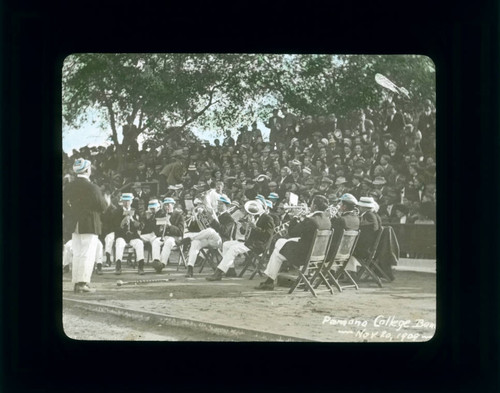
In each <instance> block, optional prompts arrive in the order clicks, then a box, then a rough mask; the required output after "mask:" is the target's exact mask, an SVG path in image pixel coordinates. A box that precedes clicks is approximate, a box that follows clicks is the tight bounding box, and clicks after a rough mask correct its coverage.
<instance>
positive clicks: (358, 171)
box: [352, 168, 363, 179]
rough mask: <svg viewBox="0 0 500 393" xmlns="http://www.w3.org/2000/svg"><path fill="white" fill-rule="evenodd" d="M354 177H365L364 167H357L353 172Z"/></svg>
mask: <svg viewBox="0 0 500 393" xmlns="http://www.w3.org/2000/svg"><path fill="white" fill-rule="evenodd" d="M352 176H353V177H356V178H358V179H361V178H363V170H362V169H359V168H358V169H355V170H354V172H353V174H352Z"/></svg>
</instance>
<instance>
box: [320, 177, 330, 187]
mask: <svg viewBox="0 0 500 393" xmlns="http://www.w3.org/2000/svg"><path fill="white" fill-rule="evenodd" d="M321 183H324V184H330V185H332V184H333V180H332V179H330V178H329V177H326V176H323V177H322V178H321Z"/></svg>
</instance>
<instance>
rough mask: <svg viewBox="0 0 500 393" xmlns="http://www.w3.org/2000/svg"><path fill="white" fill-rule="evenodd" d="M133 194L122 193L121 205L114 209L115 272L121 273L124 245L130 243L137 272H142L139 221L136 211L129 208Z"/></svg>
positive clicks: (142, 244)
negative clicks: (133, 251)
mask: <svg viewBox="0 0 500 393" xmlns="http://www.w3.org/2000/svg"><path fill="white" fill-rule="evenodd" d="M133 199H134V195H133V194H132V193H123V194H122V196H121V198H120V200H121V203H122V206H121V207H119V208H118V209H116V213H115V219H114V222H115V230H114V232H115V237H116V240H115V258H116V266H115V274H121V273H122V262H121V261H122V258H123V250H124V249H125V245H126V244H127V243H128V244H130V245H131V246H132V247H133V248H134V250H135V253H136V257H137V260H138V261H139V262H138V267H139V270H138V273H139V274H140V275H143V274H144V243H143V242H142V240H141V237H140V235H139V232H138V231H139V230H140V229H141V222H140V220H139V215H138V213H137V212H136V211H135V210H133V209H132V208H131V206H132V200H133Z"/></svg>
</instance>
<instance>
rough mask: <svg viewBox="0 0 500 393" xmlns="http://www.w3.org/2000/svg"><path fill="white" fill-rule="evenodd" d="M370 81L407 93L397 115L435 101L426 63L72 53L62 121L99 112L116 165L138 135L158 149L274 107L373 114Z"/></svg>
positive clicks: (375, 99) (374, 92)
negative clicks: (381, 79)
mask: <svg viewBox="0 0 500 393" xmlns="http://www.w3.org/2000/svg"><path fill="white" fill-rule="evenodd" d="M376 73H382V74H384V75H386V76H387V77H389V78H390V79H392V80H393V82H395V83H396V84H398V85H400V86H404V87H405V88H406V89H408V90H409V91H410V93H411V94H412V99H411V100H410V101H402V103H401V104H402V105H403V106H406V107H411V106H415V104H416V103H420V102H422V101H423V100H424V99H425V98H430V99H431V100H434V94H435V80H434V76H435V72H434V67H433V64H432V61H431V60H430V59H429V58H427V57H425V56H403V55H396V56H377V55H338V56H332V55H276V54H274V55H260V54H76V55H71V56H69V57H68V58H67V59H66V60H65V62H64V67H63V116H64V121H65V122H66V124H68V125H71V126H75V127H78V125H79V124H80V122H81V121H82V120H83V119H84V118H85V114H86V112H87V110H88V109H89V108H95V109H96V110H98V111H100V113H102V114H103V115H105V119H106V120H107V123H108V124H109V126H110V128H111V135H110V138H111V139H112V141H113V142H114V144H115V146H116V150H117V153H118V159H119V162H121V158H122V156H123V153H124V151H126V150H127V149H129V148H130V147H131V146H133V144H134V142H135V141H136V140H137V137H138V136H139V135H141V134H143V135H144V136H145V137H146V139H150V138H155V139H158V140H160V141H161V140H164V139H166V138H168V137H169V136H170V135H171V134H172V133H180V134H182V133H184V132H186V131H187V130H189V128H190V127H191V126H196V127H197V128H201V129H211V130H214V129H215V130H217V131H218V132H220V131H222V130H224V129H227V128H232V127H235V126H238V125H240V124H241V123H247V124H249V123H250V122H253V121H255V120H257V119H258V118H260V119H262V120H266V118H267V117H268V116H269V114H270V112H271V111H272V109H273V108H274V107H276V106H278V107H279V106H282V105H286V106H287V107H289V109H291V110H292V112H295V113H296V114H297V115H305V114H313V115H315V114H328V113H336V114H337V115H339V114H347V113H349V112H351V111H353V110H356V109H360V108H365V107H367V106H372V107H373V106H377V105H379V104H380V102H381V101H383V100H384V99H386V98H388V94H387V91H384V89H383V88H382V87H380V86H379V85H377V84H376V83H375V81H374V76H375V74H376ZM120 126H123V127H124V134H125V135H126V138H124V140H123V142H122V144H120V143H119V141H118V128H119V127H120Z"/></svg>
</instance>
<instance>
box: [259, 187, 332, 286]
mask: <svg viewBox="0 0 500 393" xmlns="http://www.w3.org/2000/svg"><path fill="white" fill-rule="evenodd" d="M327 207H328V200H327V199H326V197H324V196H323V195H317V196H315V197H314V198H313V200H312V205H311V210H312V213H311V214H308V215H307V216H306V218H304V220H303V221H301V222H299V221H298V220H297V219H296V218H293V219H292V220H291V221H290V226H289V228H288V233H289V235H290V236H291V238H290V239H279V240H278V241H276V245H275V246H274V251H273V253H272V254H271V258H269V263H268V264H267V268H266V270H265V271H264V274H265V275H266V276H267V279H266V281H263V282H261V283H260V285H259V286H258V287H256V289H260V290H265V291H266V290H267V291H272V290H273V289H274V281H275V280H276V278H277V277H278V273H279V271H280V269H281V265H282V264H283V262H284V261H288V262H290V263H291V264H293V265H295V266H301V265H303V264H304V263H305V259H306V257H307V253H308V252H309V250H310V248H311V247H312V243H313V236H314V233H315V231H316V230H326V229H330V228H331V222H330V218H329V216H328V214H327V213H326V212H325V211H326V208H327Z"/></svg>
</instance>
